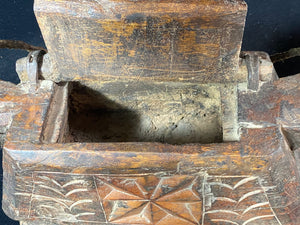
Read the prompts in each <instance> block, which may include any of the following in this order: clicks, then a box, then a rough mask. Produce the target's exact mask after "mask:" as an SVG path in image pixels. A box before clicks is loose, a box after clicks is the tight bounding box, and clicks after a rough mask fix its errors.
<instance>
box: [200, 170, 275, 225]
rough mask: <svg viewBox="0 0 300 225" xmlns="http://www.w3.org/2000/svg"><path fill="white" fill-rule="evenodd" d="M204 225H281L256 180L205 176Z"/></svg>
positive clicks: (248, 177)
mask: <svg viewBox="0 0 300 225" xmlns="http://www.w3.org/2000/svg"><path fill="white" fill-rule="evenodd" d="M203 182H204V184H203V187H204V190H203V199H204V200H203V204H204V207H203V208H204V212H203V224H235V225H254V224H268V225H269V224H270V225H276V224H277V225H280V224H281V223H280V221H279V220H278V218H277V217H276V215H275V213H274V211H273V210H272V207H271V205H270V202H269V200H268V198H267V195H266V193H265V191H267V190H268V189H270V188H267V187H262V186H261V185H260V182H259V179H258V177H254V176H236V177H234V176H232V177H228V176H224V177H222V176H207V177H205V179H204V181H203Z"/></svg>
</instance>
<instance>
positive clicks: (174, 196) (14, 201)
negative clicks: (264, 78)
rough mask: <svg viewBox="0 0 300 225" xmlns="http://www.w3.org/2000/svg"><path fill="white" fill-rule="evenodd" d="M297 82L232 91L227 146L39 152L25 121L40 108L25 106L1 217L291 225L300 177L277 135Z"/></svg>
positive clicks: (294, 125)
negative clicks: (237, 136) (234, 129)
mask: <svg viewBox="0 0 300 225" xmlns="http://www.w3.org/2000/svg"><path fill="white" fill-rule="evenodd" d="M299 81H300V75H297V76H293V77H290V78H284V79H280V80H278V81H276V82H275V83H274V84H271V83H266V84H264V85H263V86H262V87H261V88H260V91H259V92H257V93H254V92H251V91H250V92H249V91H248V92H247V91H240V92H239V104H240V112H239V115H240V118H239V123H240V125H241V126H243V127H245V128H243V129H242V137H241V141H240V142H235V143H220V144H210V145H199V144H186V145H168V144H163V143H161V144H160V143H61V144H58V143H57V144H39V143H38V136H35V135H33V134H36V132H37V131H40V130H41V127H42V124H39V125H38V126H37V125H36V123H33V122H32V117H33V116H34V118H35V120H36V121H39V120H43V119H42V118H43V115H45V113H46V112H47V108H40V107H36V108H32V107H31V108H26V107H25V108H24V109H23V110H24V111H23V112H21V113H20V115H19V116H17V117H16V120H14V122H13V126H11V128H10V130H9V132H8V135H7V142H6V144H5V146H4V164H3V166H4V171H5V175H4V182H5V186H4V199H3V207H4V210H5V211H6V213H7V214H8V215H10V216H11V217H12V218H14V219H18V220H24V221H25V220H32V221H34V220H36V221H41V220H42V219H45V218H46V219H48V220H50V221H51V220H54V221H62V222H61V224H64V223H66V224H84V223H86V224H101V223H109V224H170V223H176V224H205V225H206V224H223V223H225V222H226V221H227V222H228V221H231V223H236V224H280V225H281V224H291V225H292V224H293V225H294V224H295V225H296V224H298V222H299V208H300V205H299V190H298V187H299V171H298V170H297V167H296V161H295V159H294V158H293V152H292V150H291V147H290V145H289V144H290V142H289V141H288V140H291V138H289V139H286V136H285V133H284V132H283V131H284V130H292V131H293V132H296V131H297V129H299V121H298V117H299V115H298V114H299V113H298V111H299V108H300V102H299V98H298V97H297V96H299V94H300V93H299V92H300V88H299V85H300V82H299ZM28 97H29V98H24V96H23V98H22V99H26V101H27V102H28V103H30V102H32V101H37V100H36V99H33V98H30V96H28ZM19 98H20V99H21V97H19ZM266 99H267V100H268V104H271V105H267V106H266V105H265V104H267V102H265V101H266ZM39 101H40V100H39ZM41 102H43V101H42V100H41ZM286 107H289V111H286ZM253 110H256V111H257V112H258V113H257V114H256V113H255V112H254V111H253ZM30 115H33V116H30ZM266 115H269V116H266ZM273 117H275V119H273ZM18 118H23V120H22V121H21V120H18ZM286 132H288V131H286ZM293 132H290V133H289V134H290V135H292V138H293ZM29 137H34V138H33V139H29ZM34 139H35V140H34ZM34 142H36V143H35V144H34ZM295 146H296V147H295V148H298V147H299V146H297V144H295ZM29 203H31V204H29ZM53 223H54V222H53ZM57 223H60V222H57Z"/></svg>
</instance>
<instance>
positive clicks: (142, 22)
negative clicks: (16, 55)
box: [35, 0, 247, 85]
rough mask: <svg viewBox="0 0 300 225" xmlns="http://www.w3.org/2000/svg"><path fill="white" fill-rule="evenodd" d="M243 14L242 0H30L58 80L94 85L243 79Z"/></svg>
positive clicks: (244, 6)
mask: <svg viewBox="0 0 300 225" xmlns="http://www.w3.org/2000/svg"><path fill="white" fill-rule="evenodd" d="M246 11H247V6H246V4H245V3H244V2H243V1H241V0H233V1H227V0H217V1H216V0H203V1H198V0H193V1H185V0H180V1H170V0H160V1H143V0H141V1H127V0H125V1H110V0H103V1H98V0H97V1H95V0H89V1H84V4H83V3H82V1H79V0H72V1H70V0H65V1H61V0H36V1H35V14H36V16H37V20H38V22H39V25H40V27H41V31H42V33H43V37H44V39H45V43H46V45H47V49H48V52H49V54H50V56H51V58H52V62H53V64H54V65H53V68H54V71H53V74H59V76H57V77H56V79H57V81H70V80H77V81H82V80H89V81H90V82H91V83H95V82H93V81H95V80H101V81H102V82H103V81H107V80H116V79H119V80H129V79H131V80H151V81H153V80H156V81H184V82H193V83H199V82H200V83H223V82H240V81H245V80H243V77H239V76H236V75H235V72H236V71H237V69H238V60H239V53H240V47H241V41H242V36H243V30H244V23H245V15H246ZM62 62H63V63H62ZM96 83H97V82H96ZM91 85H92V84H91Z"/></svg>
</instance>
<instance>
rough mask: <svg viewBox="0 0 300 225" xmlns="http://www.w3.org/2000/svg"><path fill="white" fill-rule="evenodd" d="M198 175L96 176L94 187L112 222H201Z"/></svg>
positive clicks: (160, 224)
mask: <svg viewBox="0 0 300 225" xmlns="http://www.w3.org/2000/svg"><path fill="white" fill-rule="evenodd" d="M200 183H201V182H200V181H199V177H195V176H188V175H184V176H181V175H174V176H172V177H156V176H142V177H121V178H120V177H113V178H112V177H110V178H107V177H98V178H97V190H98V193H99V196H100V198H101V201H102V204H103V208H104V211H105V214H106V218H107V221H108V222H111V223H114V224H157V225H163V224H178V225H180V224H185V225H194V224H200V220H201V217H202V199H201V197H200V196H201V195H200V194H199V190H200V189H201V188H200V186H201V185H200Z"/></svg>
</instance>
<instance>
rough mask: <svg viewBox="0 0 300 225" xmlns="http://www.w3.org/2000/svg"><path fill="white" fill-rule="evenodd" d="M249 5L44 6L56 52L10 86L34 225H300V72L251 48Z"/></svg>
mask: <svg viewBox="0 0 300 225" xmlns="http://www.w3.org/2000/svg"><path fill="white" fill-rule="evenodd" d="M246 11H247V7H246V4H245V3H244V2H243V1H240V0H231V1H228V0H202V1H197V0H191V1H184V0H178V1H171V0H158V1H152V0H151V1H146V0H145V1H144V0H141V1H140V0H138V1H129V0H116V1H112V0H87V1H81V0H68V1H67V0H36V1H35V13H36V16H37V20H38V22H39V24H40V27H41V30H42V33H43V36H44V39H45V42H46V45H47V49H48V52H47V53H46V52H43V51H35V52H31V53H30V54H29V55H28V57H26V58H23V59H20V60H18V62H17V72H18V74H19V77H20V79H21V83H20V84H18V85H14V84H10V83H8V82H3V81H1V82H0V134H1V138H2V139H0V140H2V141H1V142H3V171H4V174H3V183H4V186H3V200H2V205H3V210H4V211H5V212H6V214H7V215H8V216H9V217H11V218H12V219H15V220H18V221H20V222H21V224H23V225H37V224H49V225H56V224H57V225H62V224H74V225H75V224H87V225H90V224H91V225H98V224H103V225H104V224H106V225H118V224H123V225H127V224H132V225H146V224H153V225H154V224H155V225H169V224H176V225H177V224H178V225H197V224H198V225H212V224H216V225H225V224H226V225H227V224H235V225H256V224H260V225H261V224H262V225H298V224H300V197H299V196H300V185H299V184H300V176H299V172H300V98H299V96H300V75H294V76H290V77H286V78H281V79H278V77H277V75H276V72H275V70H274V67H273V64H272V62H271V61H270V58H269V56H268V55H267V54H266V53H263V52H243V53H242V54H240V46H241V40H242V35H243V29H244V23H245V16H246Z"/></svg>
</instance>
